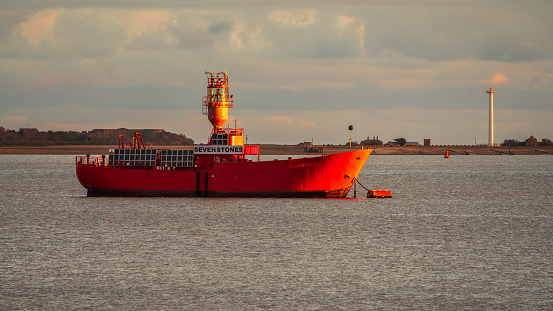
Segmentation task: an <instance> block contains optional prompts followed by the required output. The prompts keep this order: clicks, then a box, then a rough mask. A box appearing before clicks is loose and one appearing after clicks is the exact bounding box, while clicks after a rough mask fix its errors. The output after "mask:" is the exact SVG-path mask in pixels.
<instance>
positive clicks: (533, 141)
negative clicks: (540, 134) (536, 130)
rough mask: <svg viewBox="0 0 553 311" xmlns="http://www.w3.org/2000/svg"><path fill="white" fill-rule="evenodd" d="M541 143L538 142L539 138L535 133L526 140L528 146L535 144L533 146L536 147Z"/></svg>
mask: <svg viewBox="0 0 553 311" xmlns="http://www.w3.org/2000/svg"><path fill="white" fill-rule="evenodd" d="M538 145H539V143H538V139H537V138H535V137H534V135H532V136H530V138H528V139H527V140H526V146H533V147H536V146H538Z"/></svg>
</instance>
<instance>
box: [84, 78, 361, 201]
mask: <svg viewBox="0 0 553 311" xmlns="http://www.w3.org/2000/svg"><path fill="white" fill-rule="evenodd" d="M206 74H207V75H208V77H207V83H208V86H207V96H204V97H203V98H202V113H203V114H204V115H207V116H208V119H209V121H210V122H211V124H212V125H213V130H212V133H211V137H210V139H209V142H208V143H207V144H206V145H194V149H190V150H182V149H179V150H173V149H154V148H153V147H152V146H150V145H145V144H144V142H143V141H142V138H141V136H140V134H139V133H135V137H134V138H133V143H132V144H125V143H123V140H122V137H121V136H120V138H119V148H118V149H110V150H109V154H108V156H107V157H106V156H105V155H103V156H101V157H91V156H88V155H87V156H78V157H77V159H76V171H77V178H78V179H79V182H80V183H81V185H82V186H83V187H85V188H86V189H87V196H171V197H327V198H343V197H345V196H346V195H347V194H348V192H349V190H350V188H351V187H352V185H353V184H354V183H355V181H356V180H357V176H358V175H359V172H360V171H361V169H362V168H363V165H364V164H365V162H366V161H367V158H368V157H369V154H370V153H371V151H372V150H371V149H362V150H355V151H349V152H343V153H336V154H329V155H322V156H315V157H307V158H300V159H292V158H288V159H286V160H272V161H260V160H259V145H247V144H244V129H242V128H236V127H235V128H226V129H225V128H224V127H223V126H224V125H225V123H226V121H227V120H228V108H231V107H233V105H234V99H233V96H232V95H229V87H228V76H227V73H226V72H224V73H223V72H219V73H215V74H214V73H211V72H206ZM248 155H250V156H251V155H257V161H255V160H252V159H249V158H251V157H246V156H248ZM253 158H254V159H255V157H253Z"/></svg>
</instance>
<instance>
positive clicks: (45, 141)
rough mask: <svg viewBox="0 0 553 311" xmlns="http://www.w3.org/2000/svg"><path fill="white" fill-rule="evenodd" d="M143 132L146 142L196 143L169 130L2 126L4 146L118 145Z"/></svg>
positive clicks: (160, 143)
mask: <svg viewBox="0 0 553 311" xmlns="http://www.w3.org/2000/svg"><path fill="white" fill-rule="evenodd" d="M135 132H138V133H140V134H141V136H142V138H143V140H144V142H146V143H148V144H150V143H151V144H155V145H169V146H181V145H193V144H194V140H192V139H191V138H188V137H186V135H184V134H175V133H171V132H167V131H165V130H162V129H159V130H147V129H145V130H132V129H125V128H120V129H113V130H92V131H83V132H77V131H46V132H40V131H38V130H37V129H35V128H24V129H19V131H15V130H9V129H5V128H4V127H2V126H0V146H58V145H117V144H119V135H123V137H124V139H125V142H129V141H132V137H134V133H135Z"/></svg>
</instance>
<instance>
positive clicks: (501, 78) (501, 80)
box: [482, 72, 509, 85]
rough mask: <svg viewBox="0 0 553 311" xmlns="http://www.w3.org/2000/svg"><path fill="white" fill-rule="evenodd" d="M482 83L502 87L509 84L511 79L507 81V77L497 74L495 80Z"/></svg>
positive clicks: (494, 76)
mask: <svg viewBox="0 0 553 311" xmlns="http://www.w3.org/2000/svg"><path fill="white" fill-rule="evenodd" d="M482 82H484V83H487V84H492V85H500V84H507V83H508V82H509V79H507V77H506V76H505V75H504V74H502V73H501V72H496V73H495V74H494V75H493V78H491V79H490V80H483V81H482Z"/></svg>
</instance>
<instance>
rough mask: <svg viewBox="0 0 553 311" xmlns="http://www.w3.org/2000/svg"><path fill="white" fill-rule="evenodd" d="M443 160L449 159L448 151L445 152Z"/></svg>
mask: <svg viewBox="0 0 553 311" xmlns="http://www.w3.org/2000/svg"><path fill="white" fill-rule="evenodd" d="M444 158H446V159H447V158H449V151H446V152H445V153H444Z"/></svg>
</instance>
